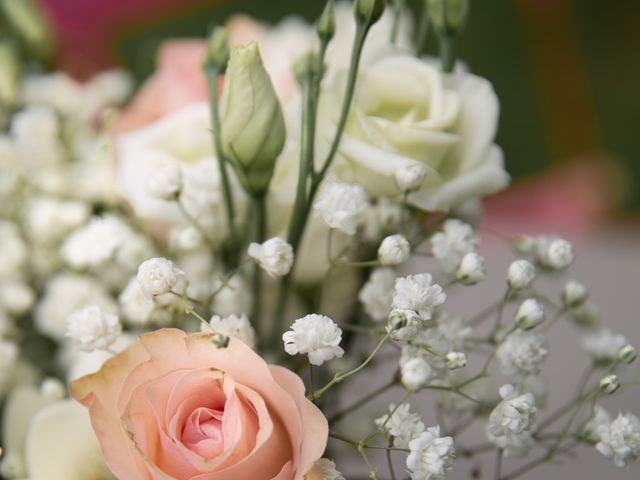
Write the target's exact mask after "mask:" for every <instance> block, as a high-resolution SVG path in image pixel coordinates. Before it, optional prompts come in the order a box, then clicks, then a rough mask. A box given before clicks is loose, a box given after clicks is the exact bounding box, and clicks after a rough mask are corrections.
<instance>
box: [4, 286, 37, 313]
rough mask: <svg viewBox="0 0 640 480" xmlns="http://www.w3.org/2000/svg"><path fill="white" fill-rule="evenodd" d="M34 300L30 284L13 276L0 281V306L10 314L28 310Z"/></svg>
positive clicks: (34, 295)
mask: <svg viewBox="0 0 640 480" xmlns="http://www.w3.org/2000/svg"><path fill="white" fill-rule="evenodd" d="M35 300H36V294H35V292H34V291H33V289H32V288H31V286H30V285H29V284H28V283H26V282H24V281H22V280H18V279H15V278H12V279H9V280H6V281H2V282H0V306H1V307H2V308H3V309H5V310H6V311H7V313H9V314H11V315H23V314H24V313H26V312H28V311H29V310H30V309H31V307H33V304H34V303H35Z"/></svg>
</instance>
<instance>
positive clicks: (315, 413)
mask: <svg viewBox="0 0 640 480" xmlns="http://www.w3.org/2000/svg"><path fill="white" fill-rule="evenodd" d="M388 3H389V4H390V5H385V2H384V1H383V0H356V1H355V2H353V4H347V3H338V4H334V2H333V1H331V0H330V1H328V2H327V3H326V6H325V8H324V10H323V11H322V12H318V13H319V16H318V20H317V22H316V24H315V26H310V25H307V24H305V23H304V22H302V21H299V20H297V19H296V20H292V19H288V20H285V21H283V22H282V23H281V24H279V25H277V26H275V27H267V26H264V25H261V24H260V23H258V22H256V21H255V20H253V19H250V18H246V17H235V18H232V19H231V20H230V21H229V22H227V24H226V25H225V26H216V27H215V28H213V29H212V30H211V32H210V34H209V35H208V37H207V38H206V39H204V40H199V41H179V42H174V43H172V44H168V45H166V46H164V47H163V48H162V50H161V53H160V56H159V60H160V61H159V66H158V70H157V72H156V73H155V74H154V75H153V76H152V77H151V78H150V79H149V80H148V81H147V83H146V84H144V85H143V86H142V87H141V88H140V89H139V91H138V92H137V93H136V94H135V96H134V98H133V99H132V100H129V96H130V94H131V92H132V82H131V79H130V78H129V76H128V75H127V73H126V72H123V71H109V72H104V73H101V74H99V75H97V76H95V77H94V78H92V79H90V80H89V81H87V82H84V83H79V82H77V81H75V80H73V79H72V78H70V77H69V76H67V75H66V74H65V73H64V72H46V71H43V70H42V69H41V67H39V66H38V64H37V62H33V61H32V60H30V61H26V60H24V57H22V58H21V57H20V50H19V48H18V47H19V45H17V44H16V43H15V42H13V41H11V40H10V39H9V40H2V43H1V45H0V57H1V59H2V62H3V70H2V73H1V76H2V79H1V82H0V83H1V85H0V87H2V90H1V91H0V93H2V95H0V97H1V100H2V105H3V107H2V110H0V113H1V114H2V115H0V117H2V118H1V122H0V123H2V127H3V133H2V134H0V161H1V162H2V163H1V165H2V178H1V181H0V196H1V198H2V201H1V202H0V210H1V214H2V220H1V221H0V232H1V233H0V251H2V252H3V261H2V262H0V306H1V308H0V333H1V340H0V394H1V395H2V398H4V401H3V423H2V428H3V431H2V448H3V452H2V463H1V472H2V476H3V478H13V479H23V478H28V479H31V480H70V479H71V480H74V479H77V480H86V479H107V478H118V479H122V480H137V479H157V480H169V479H179V480H185V479H202V480H205V479H210V480H213V479H221V480H222V479H265V480H267V479H279V480H285V479H286V480H291V479H298V480H302V479H305V480H312V479H313V480H316V479H324V480H331V479H334V480H335V479H340V478H349V479H357V478H367V477H368V478H372V479H383V478H389V479H394V480H395V479H400V478H411V479H415V480H425V479H440V478H444V477H445V475H446V474H447V472H449V471H450V470H452V469H455V466H456V465H457V464H458V463H459V462H461V463H463V462H467V461H471V462H472V463H473V464H474V465H476V467H474V469H473V470H472V473H471V476H470V477H469V478H485V477H482V475H483V474H486V475H490V476H491V478H495V479H501V480H513V479H516V478H520V477H521V476H524V475H525V474H527V473H529V472H530V471H532V470H534V469H535V468H536V467H537V466H539V465H542V464H545V463H548V462H554V461H557V460H560V459H564V458H567V457H568V456H570V455H571V453H572V452H573V451H574V449H575V448H577V447H579V446H583V445H591V446H593V447H594V448H595V449H597V450H598V451H599V452H600V453H602V454H603V455H605V456H607V457H610V458H611V459H612V461H613V463H614V464H615V465H616V466H618V467H623V466H625V465H627V464H629V463H631V462H632V461H633V460H635V459H636V457H637V456H638V455H640V420H638V417H636V416H635V415H633V414H631V413H621V414H619V415H618V416H615V417H613V416H611V415H610V414H609V413H608V412H607V411H606V410H605V409H604V408H603V407H602V406H601V404H602V402H603V401H604V400H605V398H606V397H607V396H608V395H612V394H614V393H616V392H618V391H619V390H625V389H626V387H630V386H631V385H632V384H633V383H634V382H633V381H632V380H631V379H629V377H628V374H627V372H626V370H625V367H626V364H630V363H632V362H633V361H634V360H635V358H636V350H635V349H634V347H633V346H632V345H631V344H630V343H629V342H628V341H627V340H626V339H625V338H624V337H623V336H622V335H619V334H614V333H612V332H610V331H609V330H606V329H603V328H600V327H597V326H596V325H597V311H596V309H595V307H594V306H593V304H592V303H591V301H590V300H589V298H588V297H589V292H588V290H587V288H586V287H585V286H584V285H583V284H582V283H579V282H578V281H575V280H568V281H567V282H566V284H565V286H564V288H563V289H562V291H561V292H558V293H557V294H556V296H552V295H548V294H545V293H543V290H541V289H540V288H539V285H540V284H541V283H543V282H545V279H546V278H547V277H550V276H558V275H562V274H564V272H565V271H566V270H568V269H569V268H570V266H571V265H572V263H573V262H574V257H575V254H574V249H573V246H572V245H571V243H569V242H568V241H567V240H565V239H563V238H561V237H559V236H557V235H552V234H541V235H538V236H528V235H521V236H518V237H516V238H509V237H505V236H502V235H497V237H498V238H499V242H500V243H498V244H496V242H493V243H491V244H490V246H489V247H488V248H502V249H503V250H504V254H505V255H511V256H513V261H512V263H511V264H510V265H509V267H508V270H507V271H505V272H504V275H503V277H504V281H503V284H502V287H501V290H500V291H498V292H496V295H495V298H493V299H487V300H486V302H485V304H484V305H478V308H477V309H475V310H476V311H475V313H474V315H471V316H464V317H463V316H460V315H457V314H455V313H454V312H455V305H456V304H460V303H464V302H465V301H466V300H465V299H466V298H468V295H469V290H473V286H474V285H476V284H478V283H480V282H482V281H483V280H484V279H485V276H486V270H485V260H484V258H483V256H482V255H481V253H480V250H479V238H480V237H479V233H481V232H482V223H481V218H480V217H481V208H482V205H481V202H480V200H481V199H482V198H483V197H484V196H486V195H489V194H491V193H494V192H496V191H497V190H499V189H502V188H504V187H505V186H506V185H507V184H508V182H509V176H508V174H507V173H506V171H505V169H504V162H503V156H502V151H501V149H500V148H499V147H498V146H497V145H496V144H495V143H494V135H495V130H496V125H497V116H498V100H497V98H496V95H495V93H494V91H493V89H492V87H491V85H490V83H489V82H488V81H487V80H485V79H483V78H480V77H478V76H475V75H473V74H471V73H469V71H468V69H467V68H466V67H465V66H464V65H463V64H462V63H461V62H459V61H458V62H457V61H456V56H455V54H456V48H455V47H456V41H457V40H458V37H459V35H460V33H461V31H462V27H463V25H464V22H465V20H466V17H467V11H468V2H467V1H464V0H425V1H423V2H421V9H420V11H419V12H418V14H417V15H418V16H417V17H416V22H413V21H412V20H413V17H412V15H411V14H410V11H409V9H408V7H407V6H406V5H405V2H404V1H403V0H395V1H393V2H388ZM414 23H415V24H416V25H417V27H416V29H415V30H416V32H415V34H414V33H413V30H414V29H413V28H412V25H413V24H414ZM429 38H431V39H432V41H434V40H437V43H438V45H439V48H440V58H432V57H428V56H424V55H423V54H422V52H423V50H424V45H425V42H426V41H427V39H429ZM5 66H6V68H5ZM523 215H526V212H523ZM487 268H490V266H487ZM560 322H564V323H572V324H574V325H575V327H576V328H577V329H581V330H584V331H585V335H584V341H583V347H584V350H585V352H586V354H587V356H586V357H585V365H586V366H587V367H588V368H587V372H586V374H585V375H584V377H583V379H582V380H581V381H580V384H579V386H578V390H577V393H576V395H575V397H574V398H571V399H568V401H567V403H564V404H561V405H559V406H553V405H547V404H546V403H547V402H546V387H545V381H544V378H543V377H542V376H541V375H540V374H541V370H542V368H543V365H544V364H545V361H546V360H547V357H548V355H549V346H548V344H547V336H548V335H549V334H551V333H552V332H553V330H552V329H553V327H554V326H555V325H556V324H558V323H560ZM353 385H358V387H357V388H353ZM361 389H362V391H360V390H361ZM380 398H382V399H384V402H383V403H382V404H381V403H380V401H377V400H379V399H380ZM425 402H429V403H430V404H433V405H434V406H435V410H436V412H437V415H436V416H435V417H434V416H433V415H432V414H429V413H427V412H426V411H425V408H424V404H425ZM380 405H382V406H380ZM472 425H476V426H477V425H481V426H482V429H483V432H484V436H485V439H484V442H483V443H480V444H475V445H474V444H473V443H470V442H469V441H468V440H467V436H466V433H468V429H469V428H470V427H471V426H472ZM491 452H492V453H493V454H492V455H491ZM479 462H484V463H482V465H483V469H482V470H480V468H479V467H477V465H480V464H481V463H479ZM340 471H342V472H344V475H343V474H342V473H340ZM486 478H489V477H486Z"/></svg>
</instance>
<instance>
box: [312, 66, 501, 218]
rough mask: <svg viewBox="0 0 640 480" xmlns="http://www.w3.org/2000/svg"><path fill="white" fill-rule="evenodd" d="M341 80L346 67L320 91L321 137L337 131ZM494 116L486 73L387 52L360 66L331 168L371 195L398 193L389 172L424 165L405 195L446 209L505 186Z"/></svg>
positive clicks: (330, 136)
mask: <svg viewBox="0 0 640 480" xmlns="http://www.w3.org/2000/svg"><path fill="white" fill-rule="evenodd" d="M345 82H346V72H342V74H341V75H336V77H335V78H334V79H332V80H331V81H329V82H327V84H326V87H325V91H323V94H322V95H321V97H320V106H319V118H318V127H319V137H321V139H323V140H324V142H330V141H331V140H332V139H333V136H334V134H335V131H336V122H337V119H338V116H339V109H340V108H341V104H342V95H343V91H344V85H345ZM497 119H498V100H497V98H496V95H495V92H494V91H493V88H492V87H491V84H490V83H489V82H488V81H487V80H485V79H483V78H480V77H477V76H475V75H471V74H469V73H466V72H463V71H457V72H455V73H453V74H450V75H446V74H443V73H442V72H441V71H440V70H439V68H438V67H437V66H436V65H435V64H434V63H432V62H430V61H425V60H421V59H417V58H415V57H412V56H409V55H406V54H392V55H388V56H386V57H384V58H382V59H380V60H378V61H375V62H372V63H370V64H365V65H363V66H362V68H361V71H360V74H359V77H358V80H357V84H356V91H355V97H354V100H353V104H352V108H351V112H350V117H349V119H348V121H347V125H346V128H345V132H344V136H343V137H342V141H341V143H340V148H339V155H338V157H337V158H336V161H335V163H334V167H333V172H334V173H335V175H336V176H338V177H339V178H340V179H342V180H345V181H349V182H354V183H360V184H362V185H363V186H364V187H365V189H366V190H367V192H368V193H369V194H370V195H371V196H373V197H381V196H387V197H394V196H396V197H397V196H399V195H401V193H402V192H401V190H400V188H399V187H398V185H397V182H396V179H395V173H396V172H397V171H398V170H399V169H402V168H410V167H411V166H412V165H415V164H416V163H420V164H421V165H424V166H426V167H427V172H426V175H425V178H424V181H423V182H422V185H421V187H420V188H419V189H418V190H417V191H415V192H413V193H412V194H411V195H410V196H409V201H410V202H411V203H412V204H414V205H415V206H417V207H419V208H422V209H427V210H439V209H449V208H451V207H454V206H456V205H459V204H461V203H462V202H463V201H465V200H468V199H470V198H474V197H480V196H483V195H486V194H489V193H492V192H495V191H496V190H499V189H500V188H502V187H504V186H505V185H507V183H508V181H509V176H508V175H507V173H506V172H505V170H504V167H503V155H502V151H501V150H500V148H499V147H498V146H496V145H495V144H494V143H493V139H494V135H495V130H496V124H497ZM324 142H319V143H320V145H318V149H319V150H323V149H325V148H326V145H323V143H324ZM319 156H320V157H321V158H323V155H319Z"/></svg>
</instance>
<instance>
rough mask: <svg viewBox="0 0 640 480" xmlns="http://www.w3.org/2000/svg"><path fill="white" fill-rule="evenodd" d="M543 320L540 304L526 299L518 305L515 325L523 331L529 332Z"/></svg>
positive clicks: (542, 309)
mask: <svg viewBox="0 0 640 480" xmlns="http://www.w3.org/2000/svg"><path fill="white" fill-rule="evenodd" d="M543 320H544V307H543V306H542V304H541V303H540V302H539V301H537V300H535V299H533V298H528V299H526V300H525V301H524V302H522V303H521V304H520V307H518V311H517V312H516V325H517V326H518V328H521V329H523V330H530V329H532V328H534V327H536V326H538V325H540V324H541V323H542V321H543Z"/></svg>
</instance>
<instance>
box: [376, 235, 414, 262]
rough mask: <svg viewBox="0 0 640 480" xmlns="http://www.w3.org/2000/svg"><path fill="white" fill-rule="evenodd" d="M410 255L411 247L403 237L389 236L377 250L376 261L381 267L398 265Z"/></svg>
mask: <svg viewBox="0 0 640 480" xmlns="http://www.w3.org/2000/svg"><path fill="white" fill-rule="evenodd" d="M409 255H411V245H409V241H408V240H407V239H406V238H405V237H404V235H401V234H397V235H389V236H388V237H386V238H385V239H384V240H382V243H381V244H380V248H378V260H380V263H381V264H382V265H400V264H401V263H404V262H406V261H407V260H408V259H409Z"/></svg>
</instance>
